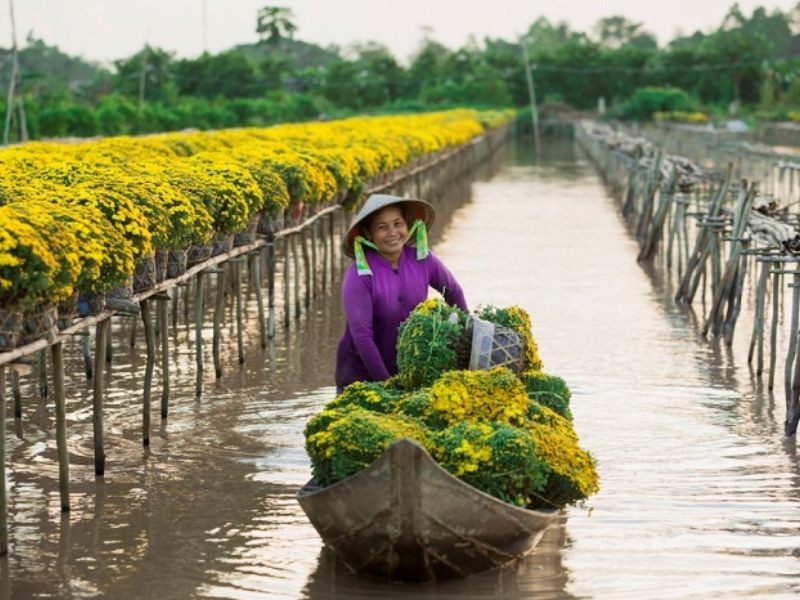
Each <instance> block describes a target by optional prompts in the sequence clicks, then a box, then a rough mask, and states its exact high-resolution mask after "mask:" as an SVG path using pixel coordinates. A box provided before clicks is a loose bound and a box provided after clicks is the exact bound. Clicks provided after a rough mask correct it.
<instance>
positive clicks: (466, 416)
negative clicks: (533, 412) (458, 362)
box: [430, 367, 528, 425]
mask: <svg viewBox="0 0 800 600" xmlns="http://www.w3.org/2000/svg"><path fill="white" fill-rule="evenodd" d="M430 407H431V409H432V410H434V411H436V412H437V413H438V414H439V415H441V418H442V419H443V420H444V421H445V422H446V423H447V424H450V425H452V424H455V423H458V422H460V421H473V422H474V421H497V422H499V423H508V424H511V425H519V424H521V423H523V422H524V421H525V415H526V413H527V411H528V396H527V394H526V393H525V386H524V385H522V382H521V381H520V380H519V378H517V376H516V375H514V373H512V372H511V371H509V370H508V369H506V368H504V367H496V368H494V369H490V370H488V371H449V372H447V373H444V374H443V375H442V376H441V377H439V379H437V380H436V382H435V383H434V384H433V385H432V386H431V389H430Z"/></svg>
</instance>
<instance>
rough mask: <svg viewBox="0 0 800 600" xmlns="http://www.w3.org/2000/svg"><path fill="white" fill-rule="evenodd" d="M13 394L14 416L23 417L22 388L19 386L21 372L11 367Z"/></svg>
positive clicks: (16, 417)
mask: <svg viewBox="0 0 800 600" xmlns="http://www.w3.org/2000/svg"><path fill="white" fill-rule="evenodd" d="M11 394H12V395H13V396H14V418H15V419H22V390H20V388H19V373H17V371H16V369H11Z"/></svg>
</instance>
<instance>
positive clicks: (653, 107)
mask: <svg viewBox="0 0 800 600" xmlns="http://www.w3.org/2000/svg"><path fill="white" fill-rule="evenodd" d="M696 109H697V102H696V101H695V100H694V98H692V97H691V96H690V95H689V94H688V93H686V92H685V91H683V90H682V89H680V88H663V87H644V88H639V89H637V90H636V91H635V92H634V93H633V95H632V96H631V97H630V98H628V99H627V100H626V101H625V102H624V103H623V104H622V106H621V107H620V109H619V116H620V117H622V118H624V119H633V120H638V121H645V120H649V119H651V118H652V117H653V114H654V113H656V112H665V113H669V112H676V111H682V112H688V113H691V112H695V111H696Z"/></svg>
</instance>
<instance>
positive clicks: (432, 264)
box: [428, 252, 469, 311]
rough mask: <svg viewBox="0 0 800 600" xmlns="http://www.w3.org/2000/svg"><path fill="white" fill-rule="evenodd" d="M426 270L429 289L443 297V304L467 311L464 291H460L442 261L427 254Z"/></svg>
mask: <svg viewBox="0 0 800 600" xmlns="http://www.w3.org/2000/svg"><path fill="white" fill-rule="evenodd" d="M428 269H429V270H428V273H429V274H430V276H429V282H430V285H431V287H432V288H433V289H435V290H436V291H438V292H440V293H441V294H442V295H443V296H444V300H445V302H447V303H448V304H450V305H451V306H458V307H459V308H460V309H461V310H466V311H468V310H469V308H467V300H466V298H464V290H462V289H461V286H460V285H459V283H458V281H456V278H455V277H453V274H452V273H451V272H450V271H449V270H448V268H447V267H445V266H444V263H443V262H442V261H440V260H439V259H438V258H436V256H435V255H434V254H433V252H431V253H430V254H428Z"/></svg>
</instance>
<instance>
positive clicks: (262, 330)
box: [250, 250, 267, 350]
mask: <svg viewBox="0 0 800 600" xmlns="http://www.w3.org/2000/svg"><path fill="white" fill-rule="evenodd" d="M250 260H251V264H252V267H251V271H250V272H251V273H252V274H253V284H254V286H255V287H254V289H255V292H256V305H257V306H258V335H259V339H260V341H261V349H262V350H263V349H265V348H266V347H267V320H266V317H265V315H264V294H263V292H262V290H261V250H256V251H255V253H254V254H251V255H250Z"/></svg>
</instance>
